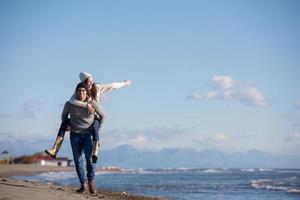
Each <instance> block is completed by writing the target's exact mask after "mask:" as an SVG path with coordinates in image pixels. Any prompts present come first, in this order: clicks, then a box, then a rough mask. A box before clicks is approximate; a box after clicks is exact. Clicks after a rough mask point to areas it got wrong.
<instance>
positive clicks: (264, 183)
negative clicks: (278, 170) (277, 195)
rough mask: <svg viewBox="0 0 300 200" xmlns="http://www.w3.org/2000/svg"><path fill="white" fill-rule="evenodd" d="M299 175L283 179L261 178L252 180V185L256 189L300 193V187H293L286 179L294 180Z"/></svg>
mask: <svg viewBox="0 0 300 200" xmlns="http://www.w3.org/2000/svg"><path fill="white" fill-rule="evenodd" d="M295 178H297V177H289V178H285V179H283V180H277V181H275V180H271V179H259V180H252V181H251V187H253V188H255V189H266V190H273V191H284V192H288V193H295V194H300V188H291V187H289V186H288V185H287V184H288V182H287V183H285V180H294V179H295Z"/></svg>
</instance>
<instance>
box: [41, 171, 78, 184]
mask: <svg viewBox="0 0 300 200" xmlns="http://www.w3.org/2000/svg"><path fill="white" fill-rule="evenodd" d="M75 177H77V175H76V173H75V172H46V173H41V174H39V175H36V178H37V179H42V180H45V181H50V182H54V181H58V180H64V179H70V178H75Z"/></svg>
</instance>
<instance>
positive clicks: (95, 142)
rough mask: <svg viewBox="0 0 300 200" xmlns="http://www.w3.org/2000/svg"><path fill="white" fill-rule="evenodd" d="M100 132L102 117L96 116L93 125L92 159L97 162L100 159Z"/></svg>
mask: <svg viewBox="0 0 300 200" xmlns="http://www.w3.org/2000/svg"><path fill="white" fill-rule="evenodd" d="M99 132H100V119H99V118H96V117H95V120H94V123H93V126H92V136H93V152H92V160H93V163H96V162H97V160H98V152H99V148H100V143H99Z"/></svg>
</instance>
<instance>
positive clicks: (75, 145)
mask: <svg viewBox="0 0 300 200" xmlns="http://www.w3.org/2000/svg"><path fill="white" fill-rule="evenodd" d="M70 141H71V146H72V152H73V158H74V163H75V168H76V172H77V176H78V178H79V181H80V183H83V182H86V176H85V174H84V159H83V152H84V154H85V160H86V170H87V177H88V179H89V180H93V179H94V176H95V166H94V164H93V163H92V151H93V145H92V138H91V134H78V133H74V132H71V134H70Z"/></svg>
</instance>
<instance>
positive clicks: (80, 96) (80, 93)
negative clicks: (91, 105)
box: [77, 87, 87, 101]
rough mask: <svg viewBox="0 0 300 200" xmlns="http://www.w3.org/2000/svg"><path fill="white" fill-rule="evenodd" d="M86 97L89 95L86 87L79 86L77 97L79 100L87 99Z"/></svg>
mask: <svg viewBox="0 0 300 200" xmlns="http://www.w3.org/2000/svg"><path fill="white" fill-rule="evenodd" d="M86 97H87V92H86V89H85V88H82V87H80V88H78V89H77V99H78V100H79V101H85V100H86Z"/></svg>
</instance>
